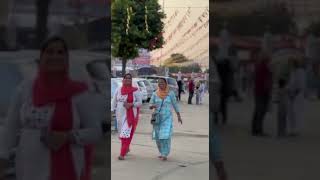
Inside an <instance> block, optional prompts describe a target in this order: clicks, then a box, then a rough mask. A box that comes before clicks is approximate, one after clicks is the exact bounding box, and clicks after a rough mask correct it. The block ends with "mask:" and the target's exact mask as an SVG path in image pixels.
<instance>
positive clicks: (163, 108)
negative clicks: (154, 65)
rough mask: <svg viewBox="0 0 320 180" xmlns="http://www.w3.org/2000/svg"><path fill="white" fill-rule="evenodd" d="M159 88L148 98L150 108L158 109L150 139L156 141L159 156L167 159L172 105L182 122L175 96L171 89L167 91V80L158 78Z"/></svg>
mask: <svg viewBox="0 0 320 180" xmlns="http://www.w3.org/2000/svg"><path fill="white" fill-rule="evenodd" d="M158 86H159V88H158V90H157V91H156V92H154V93H153V95H152V97H151V99H150V104H151V106H150V109H155V111H157V112H159V111H160V116H159V117H160V123H159V124H154V125H153V131H152V139H153V140H155V141H156V143H157V147H158V150H159V152H160V156H159V158H160V159H161V160H164V161H165V160H167V157H168V155H169V153H170V149H171V136H172V130H173V116H172V111H171V108H172V107H173V108H174V110H175V112H176V114H177V116H178V121H179V123H181V124H182V119H181V116H180V110H179V106H178V104H177V100H176V96H175V94H174V93H173V92H172V91H169V87H168V85H167V81H166V80H165V79H159V84H158Z"/></svg>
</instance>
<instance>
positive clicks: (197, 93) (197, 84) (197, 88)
mask: <svg viewBox="0 0 320 180" xmlns="http://www.w3.org/2000/svg"><path fill="white" fill-rule="evenodd" d="M200 85H201V84H200V81H198V82H197V83H196V88H195V94H196V104H197V105H199V104H200V93H201V92H200V91H201V89H200Z"/></svg>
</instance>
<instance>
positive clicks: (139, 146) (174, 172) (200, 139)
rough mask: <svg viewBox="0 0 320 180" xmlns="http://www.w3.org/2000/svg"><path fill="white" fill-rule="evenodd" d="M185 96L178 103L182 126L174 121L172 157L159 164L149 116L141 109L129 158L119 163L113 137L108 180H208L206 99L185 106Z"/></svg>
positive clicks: (146, 111) (116, 144)
mask: <svg viewBox="0 0 320 180" xmlns="http://www.w3.org/2000/svg"><path fill="white" fill-rule="evenodd" d="M186 101H187V96H186V95H185V96H183V101H182V102H181V103H180V106H181V116H182V118H183V121H184V123H183V125H182V126H181V125H180V124H178V123H177V119H176V117H175V118H174V136H173V139H172V149H171V154H170V155H169V157H168V161H167V162H162V161H160V160H158V158H157V156H158V150H157V148H156V145H155V142H153V141H152V139H151V134H150V133H151V130H152V127H151V125H150V122H149V121H150V120H149V119H150V116H151V114H150V113H151V112H150V111H149V110H148V109H147V105H144V107H143V108H142V111H141V113H142V114H141V119H140V121H139V125H138V128H137V132H136V134H135V136H134V139H133V142H132V147H131V152H130V155H129V156H128V157H127V160H125V161H118V160H117V157H118V155H119V150H120V143H119V140H118V138H117V135H116V134H113V135H112V142H111V143H112V145H111V166H112V167H111V177H112V180H123V179H128V178H133V177H134V179H140V180H171V179H172V180H173V179H175V180H176V179H184V180H188V179H190V180H194V179H195V177H197V178H198V179H209V146H208V134H209V130H208V124H209V123H208V113H209V112H208V96H207V97H206V100H205V103H204V104H203V105H187V104H186Z"/></svg>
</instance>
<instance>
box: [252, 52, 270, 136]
mask: <svg viewBox="0 0 320 180" xmlns="http://www.w3.org/2000/svg"><path fill="white" fill-rule="evenodd" d="M269 63H270V57H269V55H268V54H266V53H261V54H260V58H259V61H258V62H257V64H256V68H255V108H254V113H253V119H252V135H253V136H267V134H265V133H264V132H263V120H264V117H265V115H266V113H267V111H268V108H269V105H270V104H269V103H270V101H271V92H272V72H271V70H270V68H269Z"/></svg>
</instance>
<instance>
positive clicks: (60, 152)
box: [33, 37, 93, 180]
mask: <svg viewBox="0 0 320 180" xmlns="http://www.w3.org/2000/svg"><path fill="white" fill-rule="evenodd" d="M87 89H88V88H87V85H86V84H84V83H80V82H76V81H73V80H71V79H70V78H69V53H68V48H67V44H66V42H65V41H64V40H63V39H62V38H59V37H53V38H51V39H49V40H48V41H47V42H46V43H45V44H44V45H43V47H42V49H41V54H40V62H39V71H38V74H37V77H36V80H35V83H34V86H33V104H34V105H35V106H37V107H41V106H43V105H47V104H50V103H54V104H55V111H54V114H53V117H52V119H51V123H50V129H49V133H48V138H47V141H46V143H47V146H48V147H49V149H50V156H51V157H50V178H49V179H50V180H77V174H76V171H75V165H74V162H73V158H72V152H71V142H72V137H71V136H70V132H71V130H72V127H73V113H72V103H71V99H72V97H73V96H75V95H78V94H80V93H83V92H85V91H87ZM92 153H93V147H92V146H91V145H88V146H86V147H85V161H86V163H85V171H84V172H83V173H82V177H81V179H82V180H89V179H90V174H91V166H92V157H93V155H92Z"/></svg>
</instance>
